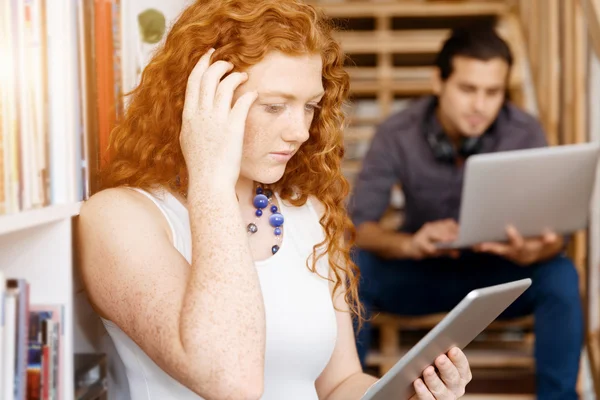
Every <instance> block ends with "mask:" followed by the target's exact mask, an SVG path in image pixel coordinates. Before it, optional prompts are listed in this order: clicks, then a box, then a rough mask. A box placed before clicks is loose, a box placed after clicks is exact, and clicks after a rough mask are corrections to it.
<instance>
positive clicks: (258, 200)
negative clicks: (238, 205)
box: [253, 194, 269, 208]
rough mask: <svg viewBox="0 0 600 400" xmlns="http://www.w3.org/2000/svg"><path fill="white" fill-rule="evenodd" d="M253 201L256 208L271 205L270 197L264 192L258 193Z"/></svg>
mask: <svg viewBox="0 0 600 400" xmlns="http://www.w3.org/2000/svg"><path fill="white" fill-rule="evenodd" d="M253 203H254V207H256V208H266V207H267V206H268V205H269V199H268V198H267V196H265V195H264V194H257V195H256V196H255V197H254V202H253Z"/></svg>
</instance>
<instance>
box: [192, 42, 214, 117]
mask: <svg viewBox="0 0 600 400" xmlns="http://www.w3.org/2000/svg"><path fill="white" fill-rule="evenodd" d="M214 52H215V49H212V48H211V49H209V50H208V51H207V52H206V53H204V54H203V55H202V57H200V59H199V60H198V62H197V63H196V65H195V66H194V69H192V72H191V73H190V76H189V77H188V80H187V86H186V89H185V105H184V111H185V112H191V113H195V112H196V111H197V110H198V107H199V105H200V84H201V83H202V76H203V75H204V72H205V71H206V70H207V69H208V66H209V63H210V57H211V56H212V54H213V53H214Z"/></svg>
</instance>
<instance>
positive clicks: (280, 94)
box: [260, 90, 325, 100]
mask: <svg viewBox="0 0 600 400" xmlns="http://www.w3.org/2000/svg"><path fill="white" fill-rule="evenodd" d="M324 94H325V92H324V91H322V92H319V93H317V94H315V95H314V96H312V97H310V99H316V98H317V97H320V96H323V95H324ZM260 95H261V96H276V97H283V98H284V99H289V100H297V99H298V98H297V97H296V96H295V95H293V94H291V93H286V92H281V91H277V90H267V91H264V92H260Z"/></svg>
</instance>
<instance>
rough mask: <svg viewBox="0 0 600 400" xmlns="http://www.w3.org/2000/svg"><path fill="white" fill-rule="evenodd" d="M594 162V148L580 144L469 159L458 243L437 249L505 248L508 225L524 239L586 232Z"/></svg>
mask: <svg viewBox="0 0 600 400" xmlns="http://www.w3.org/2000/svg"><path fill="white" fill-rule="evenodd" d="M599 156H600V145H599V144H598V143H584V144H574V145H563V146H552V147H543V148H535V149H525V150H513V151H504V152H497V153H486V154H476V155H473V156H471V157H469V158H468V159H467V162H466V164H465V177H464V184H463V189H462V202H461V208H460V212H459V221H458V224H459V234H458V238H457V240H455V241H454V242H451V243H447V242H446V243H438V244H437V245H436V247H437V248H440V249H451V248H454V249H460V248H468V247H472V246H473V245H475V244H479V243H482V242H505V241H507V240H508V236H507V234H506V227H507V226H508V225H509V224H512V225H513V226H514V227H515V228H516V229H517V230H518V231H519V233H520V234H521V235H522V236H523V237H534V236H540V235H542V234H543V233H544V232H545V231H546V230H550V231H553V232H555V233H557V234H560V235H564V234H571V233H574V232H576V231H578V230H581V229H584V228H586V227H587V224H588V219H589V214H590V206H591V197H592V193H593V190H594V184H595V181H596V169H597V166H598V157H599Z"/></svg>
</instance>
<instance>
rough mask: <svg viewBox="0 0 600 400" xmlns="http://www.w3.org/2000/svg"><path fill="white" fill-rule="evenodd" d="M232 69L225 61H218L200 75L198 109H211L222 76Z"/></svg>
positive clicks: (230, 64) (231, 65)
mask: <svg viewBox="0 0 600 400" xmlns="http://www.w3.org/2000/svg"><path fill="white" fill-rule="evenodd" d="M232 69H233V64H232V63H230V62H227V61H223V60H218V61H215V62H213V63H212V64H211V65H210V66H209V67H208V69H207V70H206V71H205V72H204V75H202V82H201V83H200V107H201V108H206V109H209V110H210V109H212V108H213V105H214V101H215V94H216V92H217V86H218V85H219V82H221V78H223V75H225V74H226V73H228V72H229V71H231V70H232Z"/></svg>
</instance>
